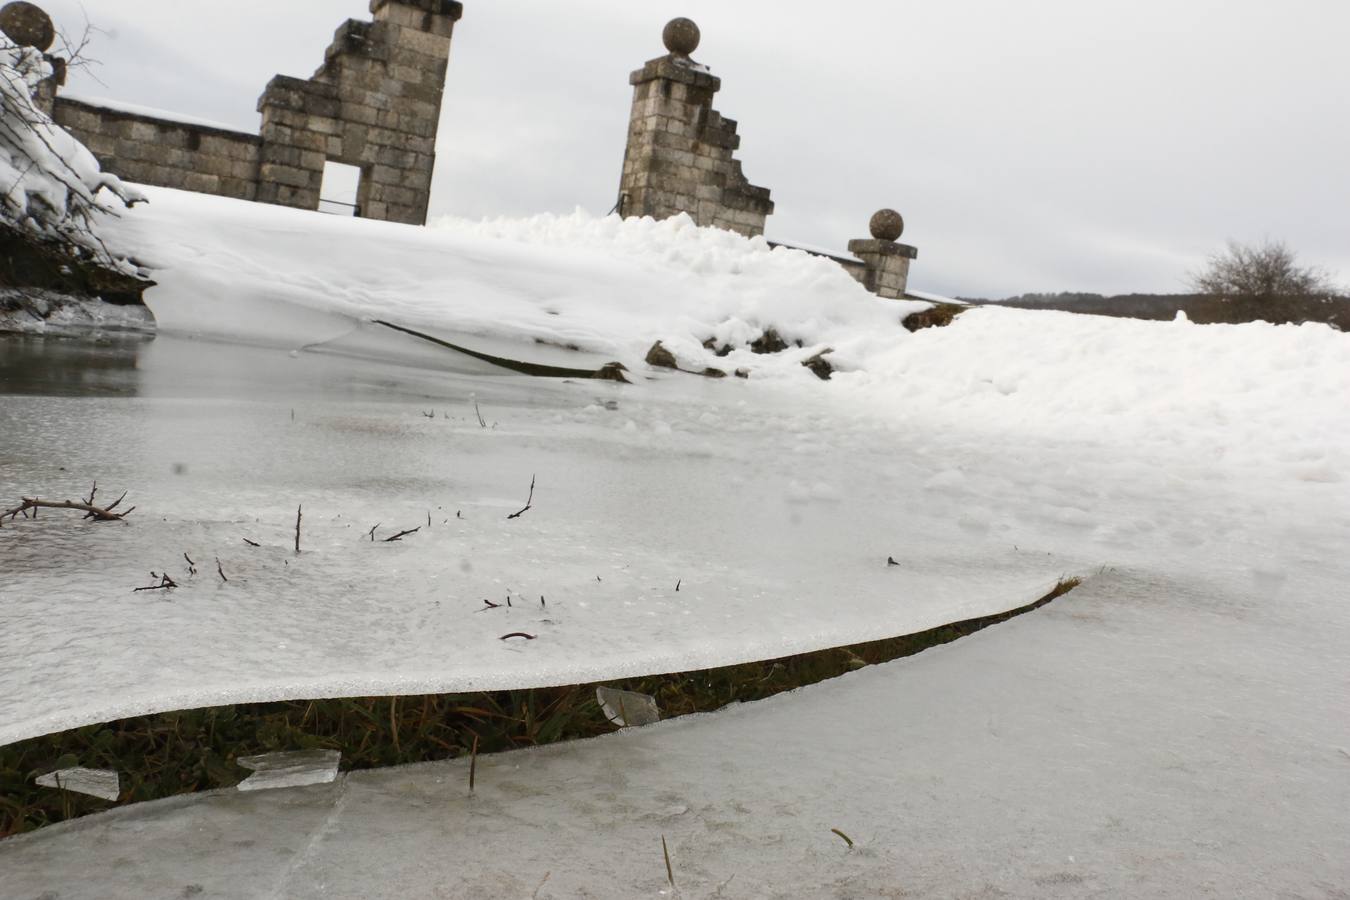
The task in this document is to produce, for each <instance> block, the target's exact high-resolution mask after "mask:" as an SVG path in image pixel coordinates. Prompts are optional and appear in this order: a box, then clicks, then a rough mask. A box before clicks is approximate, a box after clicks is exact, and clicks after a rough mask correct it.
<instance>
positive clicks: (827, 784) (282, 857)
mask: <svg viewBox="0 0 1350 900" xmlns="http://www.w3.org/2000/svg"><path fill="white" fill-rule="evenodd" d="M1347 575H1350V572H1347V571H1346V568H1345V567H1344V566H1337V567H1332V568H1328V569H1325V570H1323V571H1320V572H1318V573H1315V574H1313V575H1311V577H1309V576H1308V575H1307V573H1300V574H1296V575H1294V576H1293V577H1291V578H1290V579H1289V581H1288V583H1287V585H1286V590H1287V591H1288V592H1290V593H1292V594H1293V595H1295V596H1299V597H1308V596H1317V595H1322V596H1327V593H1328V592H1329V591H1331V590H1333V589H1334V588H1335V586H1336V585H1338V584H1343V583H1344V579H1345V578H1346V576H1347ZM1243 594H1244V589H1243V587H1242V586H1241V585H1237V584H1231V583H1228V584H1220V585H1215V584H1207V583H1205V582H1203V581H1199V580H1195V579H1189V578H1176V579H1173V578H1167V577H1159V576H1157V575H1156V574H1150V573H1147V572H1144V571H1140V570H1118V571H1114V572H1108V573H1105V574H1103V575H1102V576H1098V577H1094V578H1092V579H1090V580H1089V581H1088V582H1087V584H1085V585H1084V586H1083V587H1081V588H1079V589H1078V590H1077V591H1075V592H1074V593H1072V594H1070V595H1069V596H1068V597H1065V598H1063V599H1061V600H1059V601H1056V602H1055V603H1054V604H1051V605H1050V606H1048V607H1045V608H1043V609H1041V610H1039V611H1037V612H1035V613H1032V614H1031V615H1028V616H1024V617H1022V618H1019V619H1016V620H1014V621H1012V622H1009V623H1006V624H1004V625H1000V626H997V627H995V628H992V629H989V630H987V631H984V632H981V633H980V634H978V635H975V636H973V637H971V638H969V639H966V640H963V641H959V642H957V643H955V644H951V645H947V646H945V647H940V648H937V649H935V650H930V651H928V652H926V653H923V654H921V655H920V656H917V657H913V658H910V659H906V660H900V661H898V662H895V663H891V664H889V665H885V666H878V667H874V668H872V669H868V670H864V671H860V672H857V673H854V674H851V675H847V676H845V677H843V678H839V679H836V680H834V681H831V682H827V683H825V684H821V685H817V686H815V687H811V688H806V689H804V690H801V691H798V692H795V693H793V694H788V695H783V696H780V697H777V698H774V699H772V700H768V701H765V702H762V703H756V704H753V705H748V706H741V707H733V708H730V709H727V710H724V711H722V712H720V713H716V714H713V715H707V716H699V717H692V718H688V719H682V720H675V721H669V722H663V723H660V724H658V725H654V726H649V727H646V728H641V729H630V730H626V731H623V732H620V733H617V734H614V735H611V736H608V737H605V738H601V739H598V740H592V741H584V742H579V743H575V744H567V745H555V746H551V747H546V748H543V749H540V750H533V751H524V752H518V753H512V754H506V755H502V756H498V757H482V758H480V759H479V760H478V764H477V777H476V790H475V793H474V794H472V795H470V794H469V792H468V789H467V780H468V761H467V760H461V761H457V762H454V763H435V764H428V765H422V766H411V767H406V768H400V769H393V770H386V771H380V772H363V773H356V774H352V775H348V776H344V777H343V778H342V779H340V780H339V782H338V783H337V784H334V785H328V786H325V787H321V788H307V789H303V790H297V791H280V792H270V793H268V794H267V795H266V796H258V795H240V794H238V793H237V792H230V791H224V792H217V793H214V794H209V795H202V796H197V797H193V798H188V799H181V800H169V801H162V802H157V803H151V804H145V805H142V806H137V807H131V808H128V809H124V810H119V811H117V812H115V813H111V814H105V815H100V816H96V817H92V818H89V819H85V820H83V821H80V822H76V823H73V824H69V825H62V826H57V827H54V828H50V829H47V830H45V831H43V832H39V833H38V834H35V835H31V836H27V837H21V838H18V839H15V840H11V841H7V842H5V843H2V844H0V871H4V872H5V873H6V875H7V885H8V889H9V892H10V893H9V894H8V895H7V896H12V897H15V898H24V900H28V898H32V897H38V896H59V897H60V898H62V900H83V898H89V900H95V898H97V900H103V898H130V897H178V896H197V895H200V896H205V897H215V898H222V900H226V898H240V900H244V898H249V900H253V898H264V897H277V898H281V897H285V898H291V900H305V898H319V897H324V898H330V900H341V898H353V900H355V898H372V897H446V898H475V900H507V898H523V897H537V898H557V900H562V898H573V897H591V898H632V897H672V896H678V897H688V898H694V897H699V898H703V897H708V898H712V897H719V898H726V900H735V898H783V900H786V898H801V897H813V898H815V897H820V898H886V897H896V898H899V897H915V898H958V897H960V898H969V897H1017V898H1037V900H1039V898H1067V897H1074V898H1077V897H1157V898H1186V900H1189V898H1195V897H1223V898H1270V897H1290V898H1292V897H1305V898H1335V897H1341V896H1344V890H1345V886H1346V884H1347V883H1350V716H1347V715H1346V711H1347V710H1346V706H1345V698H1346V696H1347V694H1346V689H1347V684H1346V673H1347V666H1346V660H1345V647H1346V643H1345V642H1346V639H1347V637H1350V634H1348V633H1347V628H1346V625H1347V616H1346V615H1345V611H1344V604H1343V602H1341V601H1340V599H1339V598H1338V599H1337V600H1334V601H1332V600H1328V601H1327V602H1326V605H1325V607H1324V608H1323V610H1322V611H1323V612H1328V611H1334V615H1333V616H1331V617H1330V618H1328V619H1325V620H1323V621H1322V622H1320V623H1319V622H1316V621H1312V620H1310V619H1308V620H1300V619H1299V617H1298V616H1297V615H1291V611H1290V609H1289V608H1288V607H1287V606H1286V605H1285V604H1283V603H1280V602H1278V600H1277V599H1275V598H1272V597H1270V596H1269V595H1265V596H1264V597H1263V598H1262V599H1261V600H1260V601H1259V602H1254V598H1253V601H1249V600H1247V599H1246V598H1244V597H1243ZM836 828H837V829H839V830H840V831H842V832H843V833H844V834H846V835H848V836H849V837H850V838H851V839H852V840H853V841H854V842H855V846H854V848H853V849H851V850H850V849H849V848H848V847H847V846H846V845H845V844H844V842H843V841H842V840H841V839H840V838H838V837H836V835H835V834H833V833H832V832H831V829H836ZM663 836H664V837H665V839H666V841H667V844H668V846H669V848H670V853H671V863H672V868H673V871H674V874H675V882H676V890H671V889H670V888H669V886H668V885H667V883H666V871H665V863H664V860H663V857H662V852H661V838H662V837H663ZM44 892H51V893H50V894H44Z"/></svg>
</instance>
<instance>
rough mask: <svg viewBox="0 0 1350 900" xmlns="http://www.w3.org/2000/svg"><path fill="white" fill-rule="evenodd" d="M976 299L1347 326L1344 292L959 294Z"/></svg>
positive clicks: (1348, 301)
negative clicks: (1252, 295)
mask: <svg viewBox="0 0 1350 900" xmlns="http://www.w3.org/2000/svg"><path fill="white" fill-rule="evenodd" d="M961 299H963V300H965V301H966V302H968V303H974V304H980V305H995V306H1011V307H1015V308H1017V309H1058V310H1065V311H1067V312H1075V313H1085V314H1087V315H1094V316H1117V317H1120V318H1128V319H1163V320H1170V319H1175V318H1176V315H1177V312H1178V311H1179V310H1184V311H1185V313H1186V317H1187V318H1188V319H1190V320H1191V321H1192V322H1198V323H1202V324H1211V323H1219V322H1227V323H1236V322H1255V321H1257V320H1264V321H1266V322H1272V323H1275V324H1284V323H1287V322H1293V323H1301V322H1325V323H1327V324H1328V325H1331V326H1332V327H1333V328H1337V329H1339V330H1341V331H1350V297H1347V296H1345V295H1336V294H1327V295H1323V296H1316V297H1271V298H1263V299H1247V298H1243V299H1231V300H1230V299H1224V298H1222V297H1212V296H1208V295H1205V294H1120V295H1118V296H1115V297H1106V296H1103V295H1101V294H1084V293H1075V292H1073V291H1064V292H1062V293H1058V294H1022V295H1020V296H1017V297H1009V298H1008V299H1006V300H984V299H979V298H966V297H963V298H961Z"/></svg>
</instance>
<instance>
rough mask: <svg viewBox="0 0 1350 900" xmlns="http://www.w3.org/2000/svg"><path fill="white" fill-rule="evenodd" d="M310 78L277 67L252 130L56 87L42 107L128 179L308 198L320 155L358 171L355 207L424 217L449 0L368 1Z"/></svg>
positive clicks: (375, 214) (400, 217) (303, 202)
mask: <svg viewBox="0 0 1350 900" xmlns="http://www.w3.org/2000/svg"><path fill="white" fill-rule="evenodd" d="M370 11H371V13H372V15H373V18H374V21H372V22H364V21H358V20H355V19H352V20H349V21H347V22H346V23H345V24H344V25H342V26H341V27H340V28H339V29H338V30H337V33H336V35H335V36H334V39H333V43H332V46H330V47H329V48H328V51H327V53H326V54H325V57H324V63H323V65H322V66H320V67H319V69H318V71H317V72H315V73H314V76H313V77H312V78H309V79H302V78H291V77H288V76H283V75H278V76H277V77H276V78H274V79H272V81H271V82H270V83H269V84H268V85H267V88H266V90H265V91H264V92H263V95H262V97H261V99H259V101H258V111H259V112H260V113H261V114H262V128H261V133H260V134H250V133H246V132H239V131H232V130H229V129H224V128H218V127H212V126H209V125H205V124H201V123H196V122H193V121H191V120H182V121H176V120H169V119H164V118H159V117H157V116H154V115H149V114H145V113H140V112H135V111H130V110H126V109H121V110H119V109H107V108H103V107H100V106H96V105H93V104H90V103H85V102H81V101H78V100H74V99H71V98H66V97H60V96H57V97H56V98H55V102H54V105H53V118H55V119H56V121H57V123H59V124H60V125H61V126H63V127H64V128H66V129H67V130H69V131H70V132H71V133H72V134H74V135H75V137H77V138H78V139H79V140H80V141H82V142H83V143H84V144H85V145H86V146H87V147H89V149H90V150H91V151H92V152H93V154H94V155H95V156H96V157H97V158H98V160H99V162H100V164H102V166H103V167H104V168H105V169H107V170H109V171H111V172H114V173H115V174H117V175H120V176H121V177H123V178H125V179H128V180H130V181H136V182H140V183H142V184H153V185H160V186H163V187H172V188H180V189H183V190H189V191H200V192H203V193H210V194H221V195H224V196H227V197H236V198H239V199H243V200H259V201H262V202H265V203H276V204H280V205H283V206H293V207H297V208H299V209H318V207H319V194H320V189H321V187H322V183H323V174H324V165H325V163H327V162H330V161H331V162H336V163H343V164H345V165H351V166H356V167H358V168H359V169H360V170H361V180H360V185H359V188H358V193H357V214H358V215H360V216H363V217H366V218H371V219H384V220H387V221H391V222H404V223H409V224H415V225H421V224H423V223H425V222H426V215H427V201H428V198H429V197H430V193H431V173H432V168H433V166H434V164H435V158H436V153H435V145H436V130H437V125H438V124H439V121H440V112H441V96H442V92H443V90H444V86H445V73H446V67H447V64H448V61H449V57H450V41H451V37H452V36H453V33H454V27H455V23H456V22H457V21H458V20H459V18H460V15H461V14H462V12H463V6H462V4H460V3H458V2H456V0H371V2H370Z"/></svg>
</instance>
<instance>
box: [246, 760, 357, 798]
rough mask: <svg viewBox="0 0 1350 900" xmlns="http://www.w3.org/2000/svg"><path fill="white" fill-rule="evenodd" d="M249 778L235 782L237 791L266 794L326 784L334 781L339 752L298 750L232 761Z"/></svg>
mask: <svg viewBox="0 0 1350 900" xmlns="http://www.w3.org/2000/svg"><path fill="white" fill-rule="evenodd" d="M235 762H237V763H238V764H239V765H241V766H243V767H244V768H245V769H249V770H251V771H252V772H253V774H252V775H250V776H248V777H247V778H245V779H244V780H243V781H241V782H239V790H241V791H266V790H271V789H273V788H288V787H304V786H305V785H307V784H328V783H329V782H331V781H333V780H334V779H336V778H337V774H338V763H340V762H342V753H341V752H340V751H338V750H299V751H296V752H293V753H265V754H263V755H262V756H244V757H240V758H239V759H237V760H235Z"/></svg>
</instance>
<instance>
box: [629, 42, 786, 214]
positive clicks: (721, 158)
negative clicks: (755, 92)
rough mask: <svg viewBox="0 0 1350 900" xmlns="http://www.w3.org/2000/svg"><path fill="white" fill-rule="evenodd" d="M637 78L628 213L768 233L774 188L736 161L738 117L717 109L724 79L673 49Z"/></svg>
mask: <svg viewBox="0 0 1350 900" xmlns="http://www.w3.org/2000/svg"><path fill="white" fill-rule="evenodd" d="M629 82H630V83H631V84H632V85H633V88H634V90H633V107H632V114H631V117H630V120H629V127H628V147H627V150H626V152H625V155H624V163H623V177H622V179H621V183H620V191H621V196H620V212H621V213H622V214H623V215H625V216H652V217H654V218H658V219H662V218H668V217H670V216H673V215H676V214H678V213H681V212H685V213H688V214H689V215H690V216H692V217H693V219H694V221H695V222H697V223H698V224H699V225H704V226H713V227H718V228H726V229H728V230H731V231H736V232H739V233H741V234H744V235H747V236H754V235H761V234H763V233H764V222H765V219H767V218H768V216H769V215H770V214H772V213H773V201H772V200H771V199H770V193H769V189H768V188H763V187H756V186H755V185H752V184H750V182H749V180H748V179H747V178H746V177H745V173H744V172H743V171H742V169H741V163H740V161H739V160H737V159H736V158H735V151H736V150H737V149H739V148H740V143H741V139H740V136H739V135H738V134H737V130H736V122H735V121H734V120H732V119H728V118H725V117H724V116H722V115H721V114H720V113H718V112H717V110H715V109H713V107H712V101H713V96H714V95H715V94H716V93H717V91H718V90H719V89H720V88H721V80H720V79H718V78H717V77H715V76H713V75H712V74H711V73H709V72H708V71H707V70H706V69H704V68H703V67H702V66H699V65H698V64H696V63H694V62H692V61H691V60H689V59H687V58H684V57H681V56H679V55H676V54H674V53H672V54H671V55H670V56H666V57H662V58H659V59H654V60H651V61H650V62H648V63H647V64H646V65H644V66H643V67H642V68H641V69H640V70H638V71H636V72H634V73H633V74H632V76H631V77H630V78H629Z"/></svg>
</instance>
